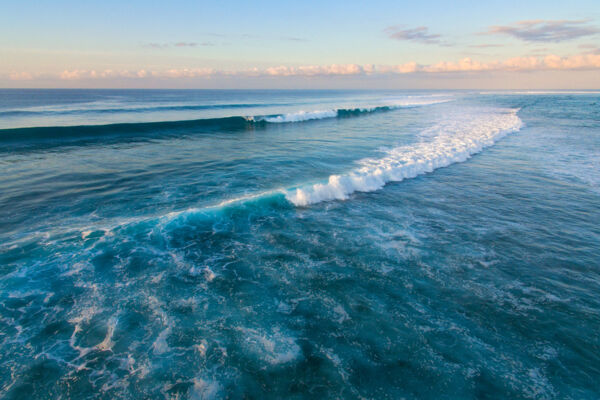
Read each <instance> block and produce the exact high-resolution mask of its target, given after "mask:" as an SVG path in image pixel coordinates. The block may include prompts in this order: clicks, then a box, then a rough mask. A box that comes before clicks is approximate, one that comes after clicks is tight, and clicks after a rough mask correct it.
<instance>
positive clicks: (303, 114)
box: [263, 110, 338, 124]
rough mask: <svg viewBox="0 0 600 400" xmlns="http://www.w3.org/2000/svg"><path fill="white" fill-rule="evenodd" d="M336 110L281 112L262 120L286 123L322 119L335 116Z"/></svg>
mask: <svg viewBox="0 0 600 400" xmlns="http://www.w3.org/2000/svg"><path fill="white" fill-rule="evenodd" d="M337 114H338V112H337V110H323V111H298V112H295V113H290V114H282V115H277V116H273V117H266V118H264V119H263V121H266V122H271V123H276V124H277V123H279V124H280V123H286V122H301V121H309V120H311V119H324V118H335V117H337Z"/></svg>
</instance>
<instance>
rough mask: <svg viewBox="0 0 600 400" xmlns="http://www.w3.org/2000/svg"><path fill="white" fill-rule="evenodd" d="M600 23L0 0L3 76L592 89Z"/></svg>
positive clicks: (108, 81) (415, 10) (554, 17)
mask: <svg viewBox="0 0 600 400" xmlns="http://www.w3.org/2000/svg"><path fill="white" fill-rule="evenodd" d="M599 29H600V3H598V1H570V2H568V3H566V2H563V1H561V2H559V1H485V2H484V1H481V2H473V1H470V2H467V1H455V2H447V1H428V2H427V1H421V2H414V3H413V2H400V1H370V2H368V3H367V2H351V1H320V2H317V1H291V2H281V1H255V2H241V1H229V2H227V1H223V2H216V1H214V2H213V1H211V2H208V1H207V2H200V1H171V2H153V1H139V0H134V1H127V2H124V1H121V2H118V1H112V0H109V1H103V2H99V1H98V2H90V1H60V0H59V1H53V2H49V1H45V2H42V1H3V2H2V4H1V5H0V59H2V60H3V61H2V62H1V63H0V86H2V87H369V85H370V84H372V85H375V86H383V87H405V86H406V85H409V84H410V85H412V86H419V85H421V86H424V87H425V86H428V85H431V84H432V83H435V82H438V84H440V85H442V86H444V85H445V86H452V85H454V86H457V87H469V86H474V85H475V86H477V85H478V86H481V87H496V86H500V87H504V86H506V85H509V84H510V83H512V84H513V85H516V86H522V85H526V84H527V82H529V84H530V85H533V86H535V87H544V86H548V87H556V85H557V83H556V82H557V79H560V84H561V85H562V86H565V87H578V88H581V86H582V85H584V86H585V85H591V86H590V88H592V87H593V88H598V87H599V86H600V78H598V75H600V51H599V47H600V34H599ZM547 57H551V58H547ZM577 57H578V58H577ZM533 58H535V59H537V60H538V61H533ZM465 59H469V60H470V61H469V62H466V63H465V62H462V61H461V60H465ZM333 65H335V66H336V67H335V68H332V66H333ZM307 67H310V68H307ZM299 68H300V69H299Z"/></svg>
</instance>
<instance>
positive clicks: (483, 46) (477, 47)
mask: <svg viewBox="0 0 600 400" xmlns="http://www.w3.org/2000/svg"><path fill="white" fill-rule="evenodd" d="M469 47H471V48H473V49H488V48H491V47H504V45H502V44H472V45H470V46H469Z"/></svg>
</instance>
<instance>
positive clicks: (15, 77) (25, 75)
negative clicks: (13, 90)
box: [8, 72, 33, 81]
mask: <svg viewBox="0 0 600 400" xmlns="http://www.w3.org/2000/svg"><path fill="white" fill-rule="evenodd" d="M8 79H10V80H11V81H30V80H32V79H33V75H32V74H31V73H29V72H11V73H10V74H8Z"/></svg>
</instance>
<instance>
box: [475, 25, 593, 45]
mask: <svg viewBox="0 0 600 400" xmlns="http://www.w3.org/2000/svg"><path fill="white" fill-rule="evenodd" d="M587 22H588V21H586V20H574V21H569V20H560V21H546V20H533V21H520V22H517V23H516V24H513V25H508V26H492V27H490V29H489V30H488V32H487V33H489V34H503V35H509V36H513V37H516V38H517V39H521V40H524V41H526V42H554V43H558V42H563V41H567V40H573V39H578V38H581V37H585V36H591V35H595V34H596V33H598V32H600V30H598V29H597V28H595V27H592V26H589V25H586V24H587Z"/></svg>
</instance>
